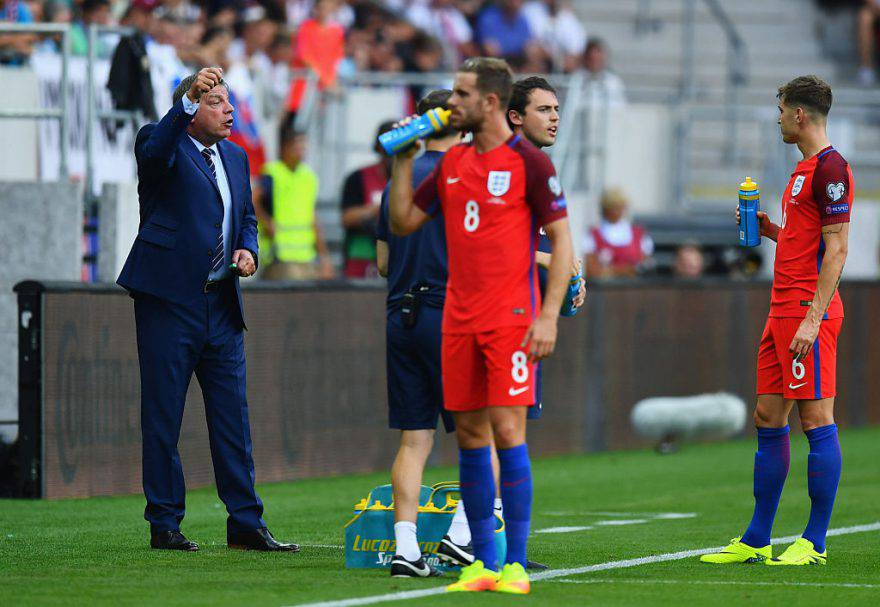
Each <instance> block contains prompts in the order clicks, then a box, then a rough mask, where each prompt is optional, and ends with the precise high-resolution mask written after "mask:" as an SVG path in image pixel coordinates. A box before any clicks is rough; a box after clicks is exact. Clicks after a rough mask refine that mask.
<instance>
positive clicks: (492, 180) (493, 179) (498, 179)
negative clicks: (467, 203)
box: [486, 171, 510, 196]
mask: <svg viewBox="0 0 880 607" xmlns="http://www.w3.org/2000/svg"><path fill="white" fill-rule="evenodd" d="M486 188H487V189H488V190H489V193H490V194H492V196H504V195H505V194H507V190H509V189H510V171H489V178H488V179H487V180H486Z"/></svg>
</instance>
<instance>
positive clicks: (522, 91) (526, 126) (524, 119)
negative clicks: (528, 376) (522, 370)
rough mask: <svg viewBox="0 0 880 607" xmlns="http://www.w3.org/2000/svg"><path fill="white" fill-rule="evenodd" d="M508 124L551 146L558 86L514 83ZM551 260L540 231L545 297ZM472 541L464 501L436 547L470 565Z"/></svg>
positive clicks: (539, 81)
mask: <svg viewBox="0 0 880 607" xmlns="http://www.w3.org/2000/svg"><path fill="white" fill-rule="evenodd" d="M507 124H508V126H510V128H511V129H512V130H513V132H514V133H515V134H517V135H521V136H523V137H525V138H526V139H528V141H529V142H530V143H531V144H532V145H534V146H535V147H537V148H543V147H549V146H551V145H553V143H554V142H555V141H556V130H557V126H558V124H559V100H558V99H557V98H556V89H554V88H553V86H551V84H550V83H549V82H547V80H545V79H544V78H541V77H540V76H529V77H528V78H523V79H522V80H518V81H516V82H514V83H513V87H512V93H511V95H510V101H509V103H508V105H507ZM551 260H552V257H551V254H550V239H549V238H548V237H547V234H546V233H544V229H543V228H541V230H540V239H539V241H538V250H537V251H536V252H535V263H536V264H537V265H538V284H539V286H540V291H541V295H542V296H543V295H544V293H545V292H546V288H547V268H549V267H550V262H551ZM578 270H579V262H577V261H575V265H574V266H573V267H572V274H576V273H577V272H578ZM584 285H585V282H584V280H583V278H582V279H581V289H580V293H579V294H578V296H577V297H576V298H575V300H574V302H573V303H574V305H575V307H580V306H582V305H583V303H584V300H585V298H586V288H585V286H584ZM542 368H543V362H539V363H538V365H537V370H536V374H537V377H536V378H535V392H536V397H535V404H534V405H532V406H531V407H529V409H528V414H527V418H528V419H539V418H540V417H541V412H542V410H543V403H542V402H541V374H542ZM496 501H497V504H496V509H499V508H500V507H501V506H502V504H501V499H500V498H498V499H497V500H496ZM470 542H471V535H470V528H469V527H468V526H467V519H466V518H465V515H464V513H463V508H462V507H461V502H459V507H458V508H457V509H456V511H455V516H454V517H453V520H452V524H451V525H450V527H449V532H448V533H447V534H446V536H445V537H444V538H443V539H442V540H441V542H440V546H439V547H438V548H437V555H438V556H439V557H440V559H441V560H443V561H446V562H448V563H452V564H454V565H461V566H467V565H470V564H471V563H472V562H473V561H474V556H473V552H472V550H471V548H470V546H469V544H470ZM526 569H538V570H541V569H547V566H546V565H543V564H541V563H538V562H535V561H532V560H528V561H527V562H526Z"/></svg>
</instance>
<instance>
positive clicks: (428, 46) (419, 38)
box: [401, 31, 443, 104]
mask: <svg viewBox="0 0 880 607" xmlns="http://www.w3.org/2000/svg"><path fill="white" fill-rule="evenodd" d="M401 55H402V56H403V57H406V60H405V61H404V69H405V70H406V71H407V72H415V73H418V74H429V73H432V72H438V71H440V69H441V67H442V66H443V47H442V46H441V45H440V41H439V40H437V39H436V38H434V37H433V36H430V35H428V34H426V33H425V32H421V31H420V32H417V33H416V35H415V37H414V38H413V40H412V42H410V43H409V44H408V45H406V48H405V49H404V52H402V53H401ZM430 88H431V87H426V86H423V85H420V84H419V85H414V86H411V87H410V95H411V96H412V99H413V103H414V104H415V101H416V100H418V99H421V98H422V97H424V93H426V92H427V91H428V90H429V89H430Z"/></svg>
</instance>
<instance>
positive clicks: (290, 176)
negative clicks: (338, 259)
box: [260, 160, 318, 263]
mask: <svg viewBox="0 0 880 607" xmlns="http://www.w3.org/2000/svg"><path fill="white" fill-rule="evenodd" d="M263 175H264V176H265V177H268V178H269V179H266V180H264V181H263V183H264V184H265V186H267V187H268V188H269V189H268V190H267V191H266V192H265V194H266V195H265V196H264V199H265V200H269V201H271V205H272V206H271V215H272V219H274V221H275V236H274V238H272V239H271V240H270V239H268V238H267V237H266V236H265V235H264V234H263V233H262V232H261V233H260V249H261V250H263V251H271V253H270V257H269V259H267V260H266V261H268V262H271V261H276V260H277V261H280V262H282V263H312V262H314V261H315V259H316V258H317V256H318V253H317V251H316V250H315V240H316V239H315V229H314V224H315V202H316V199H317V196H318V177H317V175H315V172H314V171H312V169H310V168H309V167H308V166H306V165H305V164H303V163H300V164H299V165H298V166H297V167H296V169H295V170H293V171H291V170H290V169H289V168H288V167H287V165H286V164H284V163H283V162H282V161H280V160H276V161H274V162H270V163H269V164H267V165H266V166H264V167H263ZM267 210H268V209H267ZM264 243H265V247H264Z"/></svg>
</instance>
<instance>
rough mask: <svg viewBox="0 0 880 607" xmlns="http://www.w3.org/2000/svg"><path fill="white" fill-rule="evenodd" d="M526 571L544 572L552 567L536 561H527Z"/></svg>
mask: <svg viewBox="0 0 880 607" xmlns="http://www.w3.org/2000/svg"><path fill="white" fill-rule="evenodd" d="M526 569H527V570H528V571H544V570H545V569H550V565H545V564H544V563H538V562H536V561H527V562H526Z"/></svg>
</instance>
